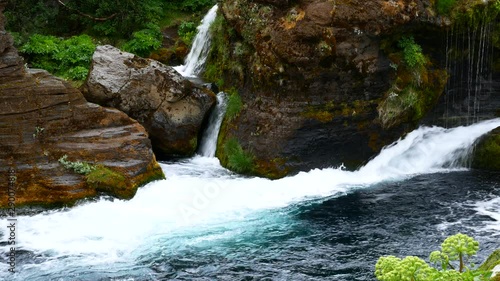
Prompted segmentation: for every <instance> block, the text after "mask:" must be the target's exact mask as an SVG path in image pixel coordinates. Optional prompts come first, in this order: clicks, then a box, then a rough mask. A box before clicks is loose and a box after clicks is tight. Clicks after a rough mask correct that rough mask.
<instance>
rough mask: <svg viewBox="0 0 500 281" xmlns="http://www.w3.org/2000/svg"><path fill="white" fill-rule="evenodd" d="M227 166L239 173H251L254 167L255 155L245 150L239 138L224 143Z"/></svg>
mask: <svg viewBox="0 0 500 281" xmlns="http://www.w3.org/2000/svg"><path fill="white" fill-rule="evenodd" d="M224 153H225V154H226V156H227V167H228V168H229V169H231V170H233V171H235V172H237V173H250V172H252V171H253V169H254V159H253V158H254V157H253V156H252V155H251V154H250V153H248V152H246V151H244V150H243V148H242V147H241V145H240V144H239V143H238V140H236V139H235V138H231V139H229V140H227V142H226V143H225V144H224Z"/></svg>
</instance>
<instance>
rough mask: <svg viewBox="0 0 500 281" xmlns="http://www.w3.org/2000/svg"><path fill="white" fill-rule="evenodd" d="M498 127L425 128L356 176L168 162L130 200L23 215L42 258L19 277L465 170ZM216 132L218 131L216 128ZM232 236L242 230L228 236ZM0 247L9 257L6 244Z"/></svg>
mask: <svg viewBox="0 0 500 281" xmlns="http://www.w3.org/2000/svg"><path fill="white" fill-rule="evenodd" d="M219 97H221V96H219ZM499 126H500V118H497V119H494V120H489V121H483V122H480V123H477V124H473V125H471V126H467V127H458V128H453V129H444V128H438V127H421V128H419V129H417V130H415V131H413V132H412V133H410V134H408V135H407V136H406V138H404V139H402V140H399V141H397V142H395V143H394V144H392V145H390V146H388V147H386V148H385V149H384V150H383V151H382V152H381V153H380V155H378V156H377V157H375V158H374V159H373V160H371V161H370V162H369V163H368V164H367V165H366V166H364V167H362V168H361V169H359V170H358V171H354V172H350V171H344V170H342V169H340V168H338V169H334V168H329V169H321V170H320V169H315V170H312V171H310V172H302V173H299V174H297V175H295V176H292V177H287V178H283V179H281V180H274V181H272V180H267V179H263V178H245V177H239V176H237V175H234V174H232V173H230V172H229V171H227V170H226V169H224V168H222V167H221V166H220V165H219V162H218V160H217V159H216V158H208V157H199V156H197V157H194V158H192V159H190V160H186V161H184V162H176V163H173V164H168V165H165V164H163V165H162V168H163V169H164V171H165V173H166V175H167V179H166V180H161V181H156V182H153V183H150V184H148V185H147V186H145V187H143V188H141V189H140V190H139V191H138V192H137V195H136V196H135V197H134V198H133V199H132V200H130V201H120V200H115V201H114V202H112V201H109V200H105V199H102V200H99V201H97V202H93V203H86V204H84V205H80V206H77V207H74V208H72V209H70V210H67V211H49V212H46V213H43V214H38V215H34V216H23V217H19V219H18V221H19V225H20V227H19V233H18V237H19V240H18V247H19V248H20V249H23V250H25V251H30V252H33V253H34V255H38V256H40V257H45V258H41V261H39V262H37V264H27V265H25V266H24V267H23V268H21V270H20V271H21V272H22V274H20V275H19V278H18V279H17V280H33V279H31V277H32V276H36V274H38V273H37V272H38V271H39V270H41V269H43V270H45V271H46V270H50V269H51V268H54V267H55V268H56V271H57V270H59V269H62V268H66V267H76V268H79V267H81V266H84V268H85V266H99V265H103V264H106V263H113V264H116V263H118V264H125V265H126V264H129V263H134V260H135V259H136V258H138V257H139V256H141V255H144V254H145V252H148V251H150V248H151V246H150V243H153V241H158V239H160V240H161V239H166V238H162V237H170V236H172V235H173V236H174V237H178V238H175V239H174V240H172V241H175V243H177V244H175V245H171V246H168V247H174V248H172V249H171V250H169V251H175V248H177V247H181V248H182V247H185V246H187V245H184V244H183V243H187V242H182V241H184V240H183V239H180V237H184V236H186V237H189V235H192V234H190V233H194V232H196V233H198V234H196V235H201V234H200V233H206V234H207V235H208V234H209V233H211V232H213V231H215V230H216V229H219V228H220V227H222V226H223V225H226V226H230V225H232V224H235V223H237V224H238V225H241V226H238V228H239V227H252V225H253V224H252V221H253V220H254V219H250V218H252V217H254V216H256V215H258V214H259V213H261V212H263V211H272V210H276V211H279V210H280V209H282V208H286V207H287V206H290V204H296V203H299V202H306V201H307V200H311V199H315V198H316V199H319V198H329V197H332V196H334V197H338V196H343V195H345V194H349V193H351V192H353V191H355V190H360V189H365V188H368V187H370V186H373V185H375V184H378V183H381V182H385V181H400V180H405V179H408V178H409V177H411V176H415V175H416V174H425V173H436V172H443V171H450V170H453V169H455V168H460V166H459V160H460V159H463V158H464V156H465V155H466V154H467V151H468V150H469V149H470V148H471V147H472V145H473V143H474V142H475V141H476V140H477V139H478V138H479V137H481V136H482V135H483V134H485V133H487V132H489V131H491V130H493V129H495V128H497V127H499ZM213 128H214V130H216V129H217V126H214V127H213ZM212 152H213V150H210V153H212ZM4 224H5V222H4ZM245 225H246V226H245ZM3 228H5V225H2V229H3ZM193 231H194V232H193ZM216 233H218V231H216ZM217 235H220V234H217ZM234 235H238V232H229V233H226V234H224V236H223V237H224V239H228V237H233V236H234ZM217 237H219V236H216V237H214V238H210V239H219V238H217ZM4 239H5V238H4ZM169 239H170V238H169ZM172 239H173V238H172ZM179 239H180V240H179ZM186 241H189V240H186ZM154 243H156V242H154ZM172 243H173V242H172ZM179 243H180V244H179ZM190 243H191V242H190ZM166 245H170V244H169V243H167V244H166ZM183 245H184V246H183ZM0 249H1V252H4V253H5V252H8V246H6V245H2V246H1V248H0ZM4 265H5V264H3V265H0V267H2V266H4ZM3 269H4V268H0V276H3V275H2V274H5V272H7V271H6V270H3ZM23 274H24V275H23ZM30 274H32V275H30ZM26 278H28V279H26Z"/></svg>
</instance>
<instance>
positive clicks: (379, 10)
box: [205, 0, 447, 177]
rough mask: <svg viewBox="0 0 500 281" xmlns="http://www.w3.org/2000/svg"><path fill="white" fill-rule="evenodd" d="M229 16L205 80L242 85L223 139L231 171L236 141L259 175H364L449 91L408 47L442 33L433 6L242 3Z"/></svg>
mask: <svg viewBox="0 0 500 281" xmlns="http://www.w3.org/2000/svg"><path fill="white" fill-rule="evenodd" d="M221 12H222V15H221V17H220V18H219V19H218V20H217V21H216V24H218V26H216V27H215V30H216V31H217V32H216V33H215V34H214V36H215V38H214V40H213V44H215V46H214V48H213V50H212V53H211V55H210V58H209V62H208V66H207V72H206V73H205V74H206V75H205V76H206V78H210V79H212V80H217V79H223V80H224V82H225V85H226V86H227V85H229V86H235V87H237V90H238V92H239V95H240V96H241V100H242V104H243V106H242V107H241V111H240V112H239V114H238V115H237V116H235V117H234V118H231V120H229V119H226V120H225V122H224V125H223V129H222V132H221V136H220V140H219V147H218V150H217V151H218V152H217V154H218V156H219V157H220V158H221V162H222V163H223V164H224V165H226V166H227V164H228V162H229V160H230V158H231V155H228V153H226V152H228V151H230V149H224V148H225V146H226V143H227V142H228V141H229V140H233V139H236V140H237V141H238V142H239V144H240V146H241V147H242V149H243V150H244V151H247V152H248V153H249V154H253V157H254V164H255V166H254V168H253V171H251V172H253V173H255V174H258V175H264V176H269V177H280V176H283V175H285V174H287V173H290V172H294V171H299V170H308V169H310V168H317V167H328V166H337V165H340V164H341V163H344V164H345V165H346V166H348V167H350V168H355V167H357V166H358V165H360V164H362V163H363V162H365V161H367V160H368V159H369V158H370V157H371V156H373V155H374V154H376V153H377V152H378V151H379V150H380V149H381V147H383V146H384V145H386V144H388V143H391V142H392V141H394V140H395V139H397V138H399V137H400V136H401V135H402V134H403V133H404V132H406V131H409V130H411V129H413V128H414V127H415V126H416V124H417V123H418V120H419V119H420V118H421V117H422V116H423V115H424V114H425V112H427V111H428V110H429V108H431V107H432V106H433V105H434V104H435V103H436V101H437V99H438V97H439V96H440V94H441V93H442V92H443V89H444V86H445V83H446V79H447V75H446V72H445V71H444V69H440V68H439V67H438V66H437V65H438V64H437V63H436V62H435V60H434V58H432V57H428V59H427V63H425V64H424V65H423V66H422V67H418V68H417V67H415V68H412V67H407V66H406V67H405V66H404V59H403V56H402V51H401V48H400V47H399V46H398V42H399V41H400V40H401V38H403V37H405V36H408V37H409V36H411V35H412V34H413V33H414V32H412V31H413V30H415V29H418V28H426V29H428V30H430V31H435V30H436V29H438V26H441V24H442V22H441V18H440V17H436V16H435V12H434V11H433V8H432V5H431V1H428V0H419V1H410V0H405V1H382V0H370V1H366V0H353V1H333V2H332V1H324V0H299V1H293V2H291V1H265V0H259V1H250V0H240V1H223V3H222V6H221ZM417 39H418V38H417ZM433 39H434V38H433ZM417 41H418V40H417ZM212 65H214V66H215V67H214V66H212ZM398 66H399V67H398ZM443 68H444V67H443Z"/></svg>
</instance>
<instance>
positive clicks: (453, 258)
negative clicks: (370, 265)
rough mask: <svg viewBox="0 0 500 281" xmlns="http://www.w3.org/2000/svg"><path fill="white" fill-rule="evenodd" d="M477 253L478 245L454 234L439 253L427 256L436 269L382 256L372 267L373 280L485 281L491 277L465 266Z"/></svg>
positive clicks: (415, 260) (411, 259)
mask: <svg viewBox="0 0 500 281" xmlns="http://www.w3.org/2000/svg"><path fill="white" fill-rule="evenodd" d="M478 249H479V243H478V242H477V241H476V240H474V239H473V238H471V237H469V236H467V235H465V234H461V233H458V234H456V235H453V236H450V237H448V238H446V239H445V240H444V242H443V243H442V244H441V251H434V252H432V253H431V255H430V257H429V260H430V262H431V263H432V264H435V265H436V266H437V267H438V268H434V267H432V266H430V265H429V264H427V263H426V262H425V261H424V260H422V259H420V258H418V257H414V256H409V257H405V258H404V259H399V258H397V257H395V256H384V257H381V258H379V260H378V261H377V264H376V265H375V276H376V277H377V279H378V280H380V281H400V280H409V281H480V280H488V279H489V276H490V275H491V273H489V272H484V271H481V270H477V269H476V270H474V269H472V267H473V264H468V262H469V259H470V257H471V256H473V255H475V254H476V253H477V251H478ZM456 263H458V264H456Z"/></svg>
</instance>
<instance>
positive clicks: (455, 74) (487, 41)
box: [438, 16, 496, 127]
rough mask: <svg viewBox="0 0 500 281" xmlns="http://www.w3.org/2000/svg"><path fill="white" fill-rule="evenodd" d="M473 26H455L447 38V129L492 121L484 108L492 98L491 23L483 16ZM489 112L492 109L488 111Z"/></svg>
mask: <svg viewBox="0 0 500 281" xmlns="http://www.w3.org/2000/svg"><path fill="white" fill-rule="evenodd" d="M471 25H472V23H467V24H465V25H464V24H460V23H457V24H456V25H454V26H453V27H452V28H451V29H450V30H449V31H448V34H447V36H446V69H447V71H448V73H449V75H450V78H449V79H448V84H447V86H446V91H445V95H444V107H445V108H444V113H443V119H444V122H438V123H439V124H443V125H444V126H446V127H454V126H457V125H470V124H472V123H475V122H477V121H479V120H484V119H487V118H491V117H490V116H488V113H487V111H488V110H483V107H492V106H494V105H491V104H489V103H490V102H489V100H491V97H492V96H494V95H495V93H496V89H494V81H493V78H492V69H491V68H492V58H493V43H492V29H493V23H492V22H491V20H489V19H488V18H487V17H486V16H485V17H483V18H480V19H479V22H478V23H477V24H476V26H471ZM490 111H491V110H490Z"/></svg>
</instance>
